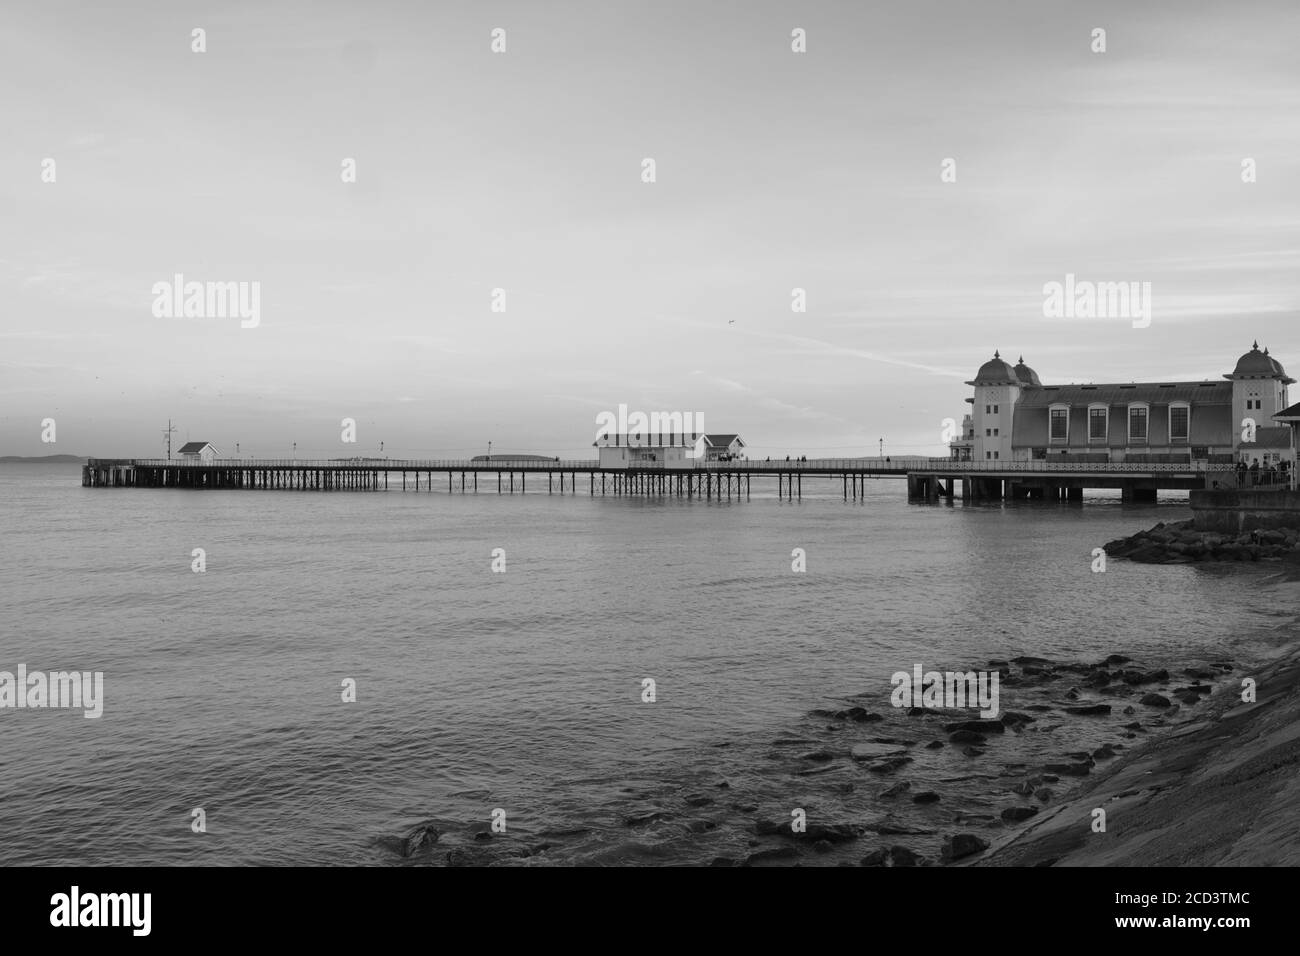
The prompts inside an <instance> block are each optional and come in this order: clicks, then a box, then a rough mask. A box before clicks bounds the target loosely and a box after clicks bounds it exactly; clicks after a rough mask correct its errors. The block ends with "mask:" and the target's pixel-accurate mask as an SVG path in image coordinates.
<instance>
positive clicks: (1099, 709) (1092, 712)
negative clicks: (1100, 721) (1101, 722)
mask: <svg viewBox="0 0 1300 956" xmlns="http://www.w3.org/2000/svg"><path fill="white" fill-rule="evenodd" d="M1065 712H1066V713H1067V714H1079V715H1080V716H1084V717H1098V716H1102V715H1104V714H1109V713H1110V704H1085V705H1084V706H1082V707H1066V708H1065Z"/></svg>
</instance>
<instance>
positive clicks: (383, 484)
mask: <svg viewBox="0 0 1300 956" xmlns="http://www.w3.org/2000/svg"><path fill="white" fill-rule="evenodd" d="M754 478H767V479H771V478H775V479H776V483H777V494H778V497H780V498H782V499H788V500H795V499H801V498H802V497H803V481H804V478H822V479H831V480H838V481H839V483H840V485H841V489H842V493H843V497H844V500H846V501H849V500H855V501H856V500H859V499H861V498H863V497H865V494H866V482H867V481H868V480H876V479H883V478H889V479H899V480H905V481H906V482H907V492H908V498H909V499H910V500H913V501H931V502H938V501H944V500H946V501H949V502H951V501H954V500H955V499H957V498H959V497H960V499H961V500H963V501H989V500H1001V499H1010V500H1016V499H1049V500H1051V499H1054V500H1060V501H1081V500H1082V498H1083V491H1084V489H1085V488H1111V489H1119V490H1120V492H1121V495H1122V497H1123V499H1124V500H1125V501H1135V502H1138V501H1155V500H1156V495H1157V492H1158V491H1160V490H1186V491H1191V490H1198V489H1205V488H1214V487H1218V486H1223V487H1227V486H1228V485H1230V484H1232V485H1235V482H1236V478H1235V475H1234V474H1233V466H1232V465H1230V464H1223V463H1214V464H1210V463H1206V462H1152V463H1145V462H1132V463H1125V462H1061V461H1043V460H1039V461H1019V462H987V461H957V460H952V459H947V458H820V459H808V460H804V461H747V460H746V461H708V462H705V461H697V462H693V463H692V465H691V467H687V468H680V467H665V466H663V465H659V466H658V467H656V466H654V465H653V464H640V465H637V466H634V467H626V468H602V467H601V466H600V463H599V461H595V460H571V461H563V460H560V459H556V460H554V461H547V460H538V459H535V458H530V459H520V460H519V461H510V460H496V459H494V460H491V461H483V460H446V461H438V460H428V461H424V460H399V459H390V458H356V459H329V460H323V461H308V460H302V459H213V460H206V461H204V460H186V459H165V458H160V459H149V458H138V459H137V458H91V459H89V460H88V461H87V463H86V464H85V465H84V466H83V467H82V479H81V483H82V485H84V486H85V487H88V488H186V489H194V490H250V491H251V490H259V491H270V490H280V491H387V490H393V489H396V490H401V491H412V492H420V491H423V492H433V491H443V490H445V491H446V492H447V493H450V494H456V493H461V494H472V493H494V494H516V493H520V494H522V493H524V492H526V491H527V490H528V485H529V481H530V479H531V482H532V485H533V489H534V491H536V492H540V491H541V490H542V486H543V485H544V486H545V489H546V492H547V493H548V494H581V493H582V492H586V493H587V494H588V495H590V496H593V497H594V496H595V495H597V494H600V495H617V496H629V495H639V496H657V497H670V496H672V497H685V498H703V499H705V500H715V499H733V498H735V499H739V498H748V497H749V496H750V483H751V481H752V479H754Z"/></svg>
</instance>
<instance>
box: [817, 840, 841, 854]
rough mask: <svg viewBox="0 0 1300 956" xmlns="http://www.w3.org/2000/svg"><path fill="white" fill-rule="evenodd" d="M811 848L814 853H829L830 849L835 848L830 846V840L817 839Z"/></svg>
mask: <svg viewBox="0 0 1300 956" xmlns="http://www.w3.org/2000/svg"><path fill="white" fill-rule="evenodd" d="M812 848H813V852H814V853H829V852H831V850H833V849H835V848H834V847H833V846H831V841H830V840H818V841H817V842H816V843H814V844H813V845H812Z"/></svg>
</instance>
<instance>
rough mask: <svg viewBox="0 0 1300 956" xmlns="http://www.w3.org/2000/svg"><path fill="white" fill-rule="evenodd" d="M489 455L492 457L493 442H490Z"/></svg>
mask: <svg viewBox="0 0 1300 956" xmlns="http://www.w3.org/2000/svg"><path fill="white" fill-rule="evenodd" d="M488 457H489V458H491V457H492V443H491V442H488Z"/></svg>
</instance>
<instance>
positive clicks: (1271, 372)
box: [1229, 342, 1286, 378]
mask: <svg viewBox="0 0 1300 956" xmlns="http://www.w3.org/2000/svg"><path fill="white" fill-rule="evenodd" d="M1229 377H1230V378H1286V370H1285V369H1284V368H1282V363H1281V362H1279V361H1278V360H1277V359H1275V358H1273V357H1272V356H1271V355H1269V354H1268V349H1264V351H1262V352H1261V351H1260V350H1259V343H1258V342H1256V343H1255V344H1254V345H1253V346H1251V349H1250V351H1249V352H1247V353H1246V354H1245V355H1243V356H1242V357H1241V358H1239V359H1237V367H1236V368H1234V369H1233V370H1232V375H1231V376H1229Z"/></svg>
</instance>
